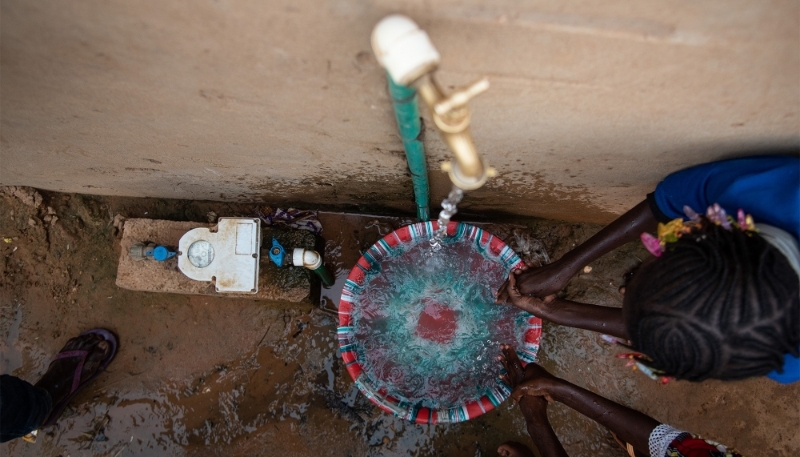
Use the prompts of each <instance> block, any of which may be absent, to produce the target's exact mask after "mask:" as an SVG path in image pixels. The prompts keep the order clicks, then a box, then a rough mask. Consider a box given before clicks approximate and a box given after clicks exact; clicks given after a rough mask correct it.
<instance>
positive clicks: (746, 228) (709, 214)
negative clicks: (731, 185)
mask: <svg viewBox="0 0 800 457" xmlns="http://www.w3.org/2000/svg"><path fill="white" fill-rule="evenodd" d="M683 213H684V214H686V217H687V218H689V220H688V221H684V220H683V219H682V218H677V219H673V220H671V221H669V222H667V223H666V224H664V223H661V222H659V223H658V238H656V237H654V236H653V235H651V234H649V233H647V232H645V233H642V234H641V235H640V236H639V238H641V240H642V244H644V247H646V248H647V250H648V251H650V254H653V255H654V256H656V257H661V254H663V253H664V250H665V249H666V246H667V243H674V242H676V241H678V240H679V239H680V237H681V236H683V235H684V234H686V233H689V232H691V231H692V230H694V229H695V228H699V227H701V226H702V225H703V223H704V219H703V218H702V217H701V216H700V215H699V214H697V213H696V212H694V210H692V208H689V207H688V206H684V207H683ZM705 216H706V217H705V220H707V221H709V222H712V223H714V224H716V225H719V226H721V227H722V228H724V229H725V230H728V231H730V230H733V229H738V230H741V231H743V232H756V231H757V229H756V225H755V224H754V223H753V216H751V215H749V214H745V213H744V210H743V209H741V208H739V211H737V212H736V219H734V218H733V217H732V216H728V214H727V213H726V212H725V210H724V209H722V207H721V206H719V204H718V203H714V204H713V205H711V206H709V207H708V209H707V210H706V214H705Z"/></svg>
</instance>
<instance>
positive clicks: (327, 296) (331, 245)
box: [318, 212, 416, 312]
mask: <svg viewBox="0 0 800 457" xmlns="http://www.w3.org/2000/svg"><path fill="white" fill-rule="evenodd" d="M318 218H319V221H320V223H321V224H322V227H323V230H322V238H323V239H324V240H325V254H324V259H325V266H326V267H327V268H328V269H329V271H331V273H332V274H333V275H334V277H335V278H336V281H335V282H334V284H333V285H332V286H330V287H325V286H321V287H322V288H321V291H320V307H321V308H322V309H324V310H326V311H331V312H336V310H337V309H338V308H339V298H340V297H341V296H342V289H343V288H344V283H345V281H346V280H347V275H348V274H350V269H351V268H353V265H355V264H356V262H357V261H358V259H359V257H361V254H362V253H363V252H364V251H365V250H367V249H369V247H370V246H372V245H373V244H375V242H376V241H378V240H379V239H381V238H382V237H383V236H384V235H386V234H387V233H390V232H392V231H394V230H396V229H398V228H400V227H402V226H404V225H409V224H413V223H414V222H416V221H415V220H414V219H410V218H400V217H386V216H369V215H358V214H345V213H330V212H320V213H319V215H318Z"/></svg>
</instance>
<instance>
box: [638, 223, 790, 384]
mask: <svg viewBox="0 0 800 457" xmlns="http://www.w3.org/2000/svg"><path fill="white" fill-rule="evenodd" d="M799 294H800V280H799V279H798V275H797V273H796V272H795V271H794V270H793V269H792V267H791V266H790V264H789V261H788V260H787V259H786V257H785V256H784V255H783V254H781V252H780V251H778V250H777V249H775V248H774V247H773V246H772V245H770V244H769V243H767V242H766V240H764V238H762V237H761V236H759V235H757V234H755V233H752V232H743V231H741V230H738V229H733V230H731V231H728V230H725V229H723V228H722V227H720V226H717V225H716V224H714V223H712V222H709V221H708V220H706V219H704V220H703V221H702V223H701V225H700V227H698V228H695V229H693V231H692V232H690V233H688V234H684V235H683V236H682V237H681V238H680V239H679V240H678V241H677V242H675V243H669V244H667V246H666V252H664V254H663V255H662V256H661V257H659V258H657V259H656V260H655V261H653V262H652V263H649V264H644V265H643V266H642V267H641V269H640V271H639V272H638V273H637V274H636V275H635V276H634V277H633V278H632V280H631V283H630V284H629V285H628V287H627V291H626V293H625V304H624V315H625V323H626V325H627V328H628V333H629V335H630V337H631V342H632V344H633V347H634V348H635V349H636V350H637V351H641V352H643V353H644V354H646V355H647V356H648V357H650V358H651V359H652V361H651V362H647V363H648V364H649V365H650V366H651V367H652V368H654V369H656V370H661V371H663V372H664V374H665V375H667V376H674V377H676V378H678V379H686V380H689V381H702V380H704V379H709V378H715V379H724V380H734V379H743V378H748V377H752V376H763V375H766V374H767V373H769V372H771V371H773V370H775V369H780V368H782V367H783V356H784V354H786V353H791V354H793V355H795V356H797V355H798V353H799V352H800V351H799V350H798V345H800V298H798V296H799Z"/></svg>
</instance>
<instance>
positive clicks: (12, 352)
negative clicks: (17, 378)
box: [0, 304, 22, 374]
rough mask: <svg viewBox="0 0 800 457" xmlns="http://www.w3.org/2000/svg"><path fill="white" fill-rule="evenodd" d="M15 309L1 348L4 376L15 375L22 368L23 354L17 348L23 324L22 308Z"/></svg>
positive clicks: (0, 371)
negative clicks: (20, 328)
mask: <svg viewBox="0 0 800 457" xmlns="http://www.w3.org/2000/svg"><path fill="white" fill-rule="evenodd" d="M9 306H13V305H9ZM13 309H14V311H13V316H12V317H11V318H10V319H11V322H10V325H9V324H8V323H6V325H8V331H7V332H6V335H5V338H3V341H2V346H0V373H3V374H9V373H13V372H14V371H15V370H16V369H17V368H19V367H21V366H22V352H21V351H20V350H19V348H17V342H18V339H19V326H20V324H22V306H20V305H19V304H17V305H16V306H15V307H14V308H13ZM4 318H5V317H4Z"/></svg>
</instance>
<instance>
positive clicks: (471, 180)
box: [413, 71, 497, 190]
mask: <svg viewBox="0 0 800 457" xmlns="http://www.w3.org/2000/svg"><path fill="white" fill-rule="evenodd" d="M413 85H414V87H416V89H417V90H418V91H419V94H420V96H421V97H422V99H423V100H425V103H427V105H428V107H430V109H431V117H432V118H433V122H434V124H435V125H436V128H437V129H438V130H439V133H440V134H441V135H442V139H444V141H445V143H447V145H448V146H449V147H450V149H451V150H452V151H453V154H454V155H455V159H456V160H455V163H452V162H450V161H446V162H442V171H445V172H447V173H448V174H449V176H450V180H451V181H452V182H453V184H454V185H456V186H458V187H459V188H461V189H463V190H473V189H477V188H479V187H481V186H483V185H484V184H485V183H486V180H487V179H488V178H491V177H494V176H496V175H497V171H496V170H495V169H494V168H492V167H490V166H489V165H488V164H487V163H486V159H484V158H482V157H480V156H479V155H478V151H477V150H476V149H475V144H474V143H473V142H472V135H471V134H470V132H469V122H470V114H469V108H468V107H467V102H469V100H470V99H472V97H474V96H476V95H478V94H480V93H482V92H484V91H486V90H487V89H488V88H489V80H488V79H486V78H482V79H479V80H478V81H475V82H474V83H472V84H470V85H468V86H466V87H463V88H459V89H456V90H455V91H453V92H452V93H450V94H449V95H445V94H444V91H442V89H441V87H440V86H439V84H437V83H436V80H435V79H434V77H433V72H432V71H431V72H429V73H426V74H424V75H423V76H422V77H420V78H419V79H417V80H416V81H415V82H414V84H413Z"/></svg>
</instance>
